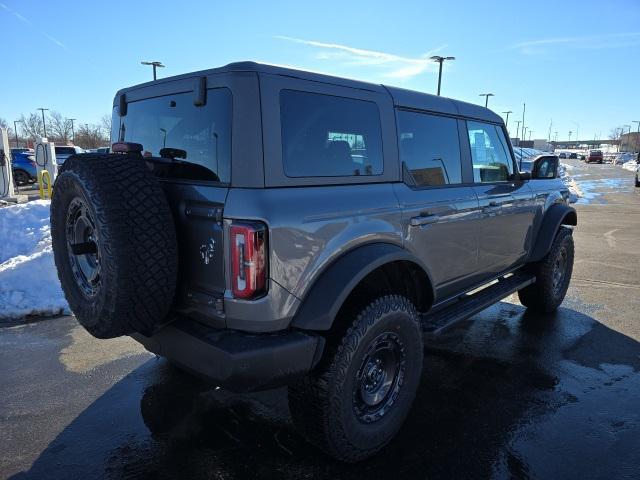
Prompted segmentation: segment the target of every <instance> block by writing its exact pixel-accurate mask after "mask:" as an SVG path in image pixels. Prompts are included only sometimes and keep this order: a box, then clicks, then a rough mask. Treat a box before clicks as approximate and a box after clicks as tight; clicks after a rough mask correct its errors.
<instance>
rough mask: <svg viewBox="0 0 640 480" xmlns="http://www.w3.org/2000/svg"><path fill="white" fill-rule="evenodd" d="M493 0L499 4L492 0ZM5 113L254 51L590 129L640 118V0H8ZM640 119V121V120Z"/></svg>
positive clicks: (2, 30)
mask: <svg viewBox="0 0 640 480" xmlns="http://www.w3.org/2000/svg"><path fill="white" fill-rule="evenodd" d="M489 5H490V6H489ZM0 40H1V42H2V45H3V46H4V48H3V50H2V57H1V58H2V62H1V63H2V66H3V74H2V75H0V117H3V118H5V119H6V120H8V121H10V122H11V121H13V120H15V119H17V118H19V116H20V114H21V113H24V114H28V113H29V112H32V111H34V110H35V109H36V108H37V107H46V108H50V109H52V110H57V111H59V112H60V113H62V114H63V115H65V116H67V117H75V118H78V119H80V121H82V122H89V123H92V122H98V121H99V119H100V117H101V116H102V115H103V114H105V113H109V112H110V109H111V102H112V98H113V94H114V93H115V91H116V90H117V89H118V88H121V87H123V86H129V85H133V84H136V83H141V82H144V81H148V80H149V79H150V77H151V71H150V69H149V67H143V66H141V65H140V61H141V60H161V61H162V62H163V63H164V64H165V65H166V66H167V68H164V69H161V70H159V76H170V75H177V74H180V73H186V72H189V71H193V70H199V69H205V68H210V67H215V66H219V65H224V64H226V63H229V62H232V61H238V60H257V61H263V62H267V63H275V64H282V65H290V66H295V67H300V68H304V69H311V70H315V71H320V72H326V73H330V74H335V75H341V76H347V77H352V78H357V79H362V80H368V81H372V82H376V83H386V84H390V85H396V86H401V87H405V88H410V89H415V90H420V91H424V92H429V93H435V89H436V84H437V65H435V64H433V63H431V62H429V61H428V57H429V56H430V55H436V54H437V55H445V56H448V55H452V56H455V57H456V60H455V61H454V62H451V63H450V64H446V65H445V69H444V73H443V86H442V94H443V95H445V96H449V97H452V98H457V99H461V100H465V101H468V102H474V103H483V99H482V98H480V97H479V96H478V95H479V94H480V93H484V92H492V93H494V94H495V97H492V98H491V99H490V101H489V107H490V108H492V109H493V110H494V111H496V112H498V113H501V112H504V111H507V110H512V111H513V112H514V113H513V114H511V116H510V119H509V127H510V130H511V131H512V133H513V132H514V131H515V124H514V123H513V120H516V119H517V118H520V117H521V116H522V104H523V102H526V103H527V118H526V123H527V125H529V126H530V127H531V129H532V130H533V132H534V135H533V137H535V138H546V136H547V133H548V130H549V123H550V121H551V119H553V127H552V131H553V132H555V131H558V132H559V133H558V137H559V138H566V137H567V135H568V131H569V130H573V132H574V133H573V137H574V138H575V132H576V130H577V129H578V128H579V131H580V137H581V138H593V136H594V134H596V133H598V132H601V134H602V136H603V137H606V136H607V135H608V133H609V131H610V130H611V129H612V128H614V127H616V126H620V125H623V124H630V122H631V121H632V120H640V88H639V86H640V81H639V78H640V2H638V0H612V1H589V0H585V1H558V0H555V1H546V0H539V1H536V2H514V1H509V2H497V1H495V2H477V1H475V2H465V1H440V2H431V1H424V0H423V1H407V2H403V1H395V2H389V1H386V2H375V1H371V0H370V1H366V2H358V1H350V2H345V1H339V2H335V1H323V2H320V1H316V2H308V3H307V2H302V1H295V2H278V1H273V2H242V1H234V2H229V1H224V2H217V1H202V2H195V1H193V2H192V1H188V0H183V1H181V2H176V1H171V2H169V1H167V2H163V1H160V0H155V1H146V0H145V1H135V0H129V1H120V0H109V1H100V2H93V1H86V0H82V1H76V0H69V1H63V0H59V1H52V0H49V1H46V2H45V1H43V0H40V1H33V0H20V1H16V0H0ZM634 130H635V124H634Z"/></svg>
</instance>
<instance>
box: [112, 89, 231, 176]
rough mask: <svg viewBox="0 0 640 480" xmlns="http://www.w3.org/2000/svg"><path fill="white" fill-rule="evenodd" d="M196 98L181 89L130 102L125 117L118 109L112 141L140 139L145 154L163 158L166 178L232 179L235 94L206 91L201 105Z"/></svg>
mask: <svg viewBox="0 0 640 480" xmlns="http://www.w3.org/2000/svg"><path fill="white" fill-rule="evenodd" d="M193 100H194V95H193V93H192V92H188V93H179V94H174V95H167V96H163V97H156V98H149V99H145V100H139V101H135V102H131V103H129V104H128V105H127V115H126V116H124V117H119V116H117V114H116V113H115V110H114V120H115V122H114V127H113V132H112V141H113V142H117V141H124V142H135V143H140V144H142V148H143V156H144V157H145V158H148V159H150V160H153V159H158V160H162V159H164V160H165V162H164V163H166V166H165V167H158V170H157V171H156V173H158V174H160V175H162V176H167V177H173V178H181V179H189V180H204V181H215V182H224V183H228V182H229V180H230V169H231V168H230V167H231V92H230V91H229V90H228V89H226V88H218V89H211V90H208V92H207V103H206V105H203V106H195V105H194V104H193ZM116 122H118V123H117V125H118V126H116V125H115V124H116Z"/></svg>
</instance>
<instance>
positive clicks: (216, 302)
mask: <svg viewBox="0 0 640 480" xmlns="http://www.w3.org/2000/svg"><path fill="white" fill-rule="evenodd" d="M163 188H164V190H165V193H166V194H167V197H168V198H169V203H170V205H171V208H172V210H173V214H174V220H175V222H176V232H177V237H178V249H179V276H178V287H177V289H176V301H175V309H176V310H178V311H181V312H182V313H185V314H187V315H189V316H191V317H192V318H195V319H198V320H201V321H204V322H205V323H207V324H210V325H212V326H217V327H222V326H224V312H223V301H222V299H223V297H224V291H225V288H226V282H225V269H226V268H225V256H224V244H225V235H224V227H223V223H222V215H223V209H224V203H225V200H226V197H227V193H228V188H227V187H218V186H215V187H214V186H202V185H185V184H179V183H170V182H163Z"/></svg>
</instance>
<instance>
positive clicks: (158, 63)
mask: <svg viewBox="0 0 640 480" xmlns="http://www.w3.org/2000/svg"><path fill="white" fill-rule="evenodd" d="M140 63H141V64H142V65H150V66H151V67H153V80H154V81H155V80H156V68H164V65H163V64H162V62H158V61H157V60H155V61H153V62H140Z"/></svg>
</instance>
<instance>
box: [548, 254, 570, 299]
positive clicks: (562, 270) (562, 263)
mask: <svg viewBox="0 0 640 480" xmlns="http://www.w3.org/2000/svg"><path fill="white" fill-rule="evenodd" d="M567 256H568V254H567V249H566V248H564V247H563V248H561V249H560V252H558V255H557V256H556V260H555V262H554V264H553V274H552V276H553V294H554V295H555V296H558V295H560V293H561V292H562V289H563V288H564V279H565V277H566V275H567V263H568V260H567Z"/></svg>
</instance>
